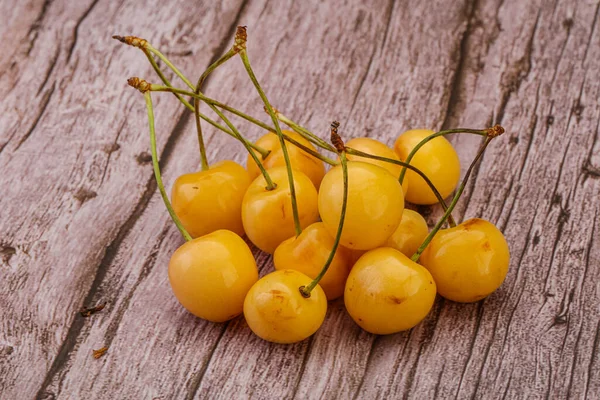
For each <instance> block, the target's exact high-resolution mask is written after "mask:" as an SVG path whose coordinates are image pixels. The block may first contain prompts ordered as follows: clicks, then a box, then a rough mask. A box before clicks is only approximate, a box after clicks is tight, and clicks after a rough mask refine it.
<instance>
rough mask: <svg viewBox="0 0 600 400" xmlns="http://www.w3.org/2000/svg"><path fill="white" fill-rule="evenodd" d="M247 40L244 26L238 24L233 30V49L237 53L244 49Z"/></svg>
mask: <svg viewBox="0 0 600 400" xmlns="http://www.w3.org/2000/svg"><path fill="white" fill-rule="evenodd" d="M247 40H248V33H247V32H246V27H245V26H238V27H237V30H236V32H235V42H234V43H233V50H234V51H235V52H236V53H239V52H240V51H242V50H246V42H247Z"/></svg>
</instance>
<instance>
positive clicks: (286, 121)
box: [275, 110, 336, 152]
mask: <svg viewBox="0 0 600 400" xmlns="http://www.w3.org/2000/svg"><path fill="white" fill-rule="evenodd" d="M275 115H276V116H277V119H279V120H280V121H281V122H283V123H284V124H286V125H287V126H289V127H290V128H292V130H293V131H294V132H296V133H297V134H299V135H301V136H302V137H304V138H305V139H306V140H308V141H310V142H312V143H313V144H316V145H317V146H319V147H321V148H323V149H325V150H329V151H332V152H335V151H336V150H335V148H334V147H333V146H332V145H330V144H329V143H327V142H326V141H325V140H323V139H321V138H320V137H318V136H317V135H315V134H314V133H312V132H311V131H309V130H308V129H306V128H304V127H303V126H300V125H298V124H297V123H296V122H294V121H292V120H291V119H289V118H288V117H286V116H285V115H283V114H282V113H280V112H279V111H278V110H275Z"/></svg>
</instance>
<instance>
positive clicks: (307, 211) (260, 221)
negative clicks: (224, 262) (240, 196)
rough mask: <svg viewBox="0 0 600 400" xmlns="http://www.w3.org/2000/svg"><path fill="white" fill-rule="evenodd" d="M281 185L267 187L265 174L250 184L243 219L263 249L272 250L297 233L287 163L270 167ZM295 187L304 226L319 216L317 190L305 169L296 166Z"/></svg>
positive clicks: (255, 242) (271, 174)
mask: <svg viewBox="0 0 600 400" xmlns="http://www.w3.org/2000/svg"><path fill="white" fill-rule="evenodd" d="M268 173H269V175H270V176H271V179H272V180H273V182H274V183H276V184H277V187H276V188H275V189H273V190H267V189H266V186H267V183H266V182H265V178H264V177H263V176H262V175H261V176H259V177H258V178H256V179H255V180H254V181H253V182H252V183H251V184H250V186H249V187H248V190H247V191H246V194H245V195H244V200H243V201H242V222H243V224H244V229H245V231H246V235H248V238H249V239H250V240H251V241H252V243H254V244H255V245H256V247H258V248H259V249H261V250H262V251H264V252H266V253H269V254H272V253H273V252H274V251H275V249H276V248H277V246H279V245H280V244H281V242H283V241H284V240H286V239H289V238H290V237H292V236H294V233H295V230H294V216H293V211H292V203H291V194H290V186H289V181H288V175H287V170H286V167H275V168H271V169H269V170H268ZM294 187H295V189H296V200H297V204H298V214H299V217H300V226H301V227H302V228H303V229H304V228H305V227H307V226H308V225H310V224H312V223H313V222H316V221H317V220H318V219H319V211H318V208H317V190H316V189H315V187H314V185H313V184H312V182H311V181H310V179H308V177H307V176H306V175H304V174H303V173H302V172H300V171H297V170H294Z"/></svg>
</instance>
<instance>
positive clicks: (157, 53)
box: [144, 42, 196, 90]
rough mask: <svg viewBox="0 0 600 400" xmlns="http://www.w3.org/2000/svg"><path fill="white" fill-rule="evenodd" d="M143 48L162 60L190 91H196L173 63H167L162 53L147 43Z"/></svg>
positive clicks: (167, 60)
mask: <svg viewBox="0 0 600 400" xmlns="http://www.w3.org/2000/svg"><path fill="white" fill-rule="evenodd" d="M144 48H145V49H148V51H150V52H151V53H153V54H154V55H156V56H157V57H158V58H160V59H161V60H162V62H164V63H165V64H166V65H167V66H168V67H169V68H170V69H171V71H173V72H175V75H177V76H178V77H179V78H180V79H181V80H182V81H183V82H184V83H185V84H186V85H187V86H188V87H189V88H190V89H192V90H194V89H196V87H195V86H194V85H193V84H192V82H190V80H189V79H188V78H186V77H185V75H183V74H182V73H181V71H180V70H179V69H177V67H176V66H175V65H173V63H172V62H171V61H169V59H168V58H167V57H165V55H164V54H163V53H161V52H160V51H158V49H155V48H154V47H153V46H152V45H151V44H150V43H148V42H146V44H145V46H144Z"/></svg>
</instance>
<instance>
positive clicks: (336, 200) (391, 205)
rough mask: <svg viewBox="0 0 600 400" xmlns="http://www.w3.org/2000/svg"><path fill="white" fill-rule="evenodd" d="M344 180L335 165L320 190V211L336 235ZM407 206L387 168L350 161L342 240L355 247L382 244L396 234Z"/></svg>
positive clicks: (351, 247) (362, 248)
mask: <svg viewBox="0 0 600 400" xmlns="http://www.w3.org/2000/svg"><path fill="white" fill-rule="evenodd" d="M343 192H344V182H343V177H342V167H341V166H339V165H338V166H336V167H334V168H332V169H331V170H330V171H329V172H328V173H327V174H326V175H325V177H324V178H323V182H322V183H321V188H320V190H319V212H320V214H321V219H322V220H323V223H324V224H325V227H326V228H327V230H328V231H329V234H330V235H332V236H335V234H336V232H337V229H338V224H339V223H340V213H341V209H342V197H343ZM403 209H404V195H403V193H402V187H401V186H400V183H398V180H397V179H396V178H394V177H393V176H392V175H391V174H390V173H389V172H387V171H386V170H385V169H383V168H381V167H378V166H376V165H373V164H369V163H364V162H361V161H348V204H347V208H346V219H345V222H344V229H343V231H342V236H341V239H340V243H341V244H342V245H343V246H344V247H347V248H350V249H355V250H369V249H373V248H375V247H379V246H381V245H383V244H384V243H385V242H386V241H387V239H388V238H389V237H390V236H391V235H392V233H394V231H395V230H396V228H397V227H398V224H400V219H401V218H402V210H403Z"/></svg>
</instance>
